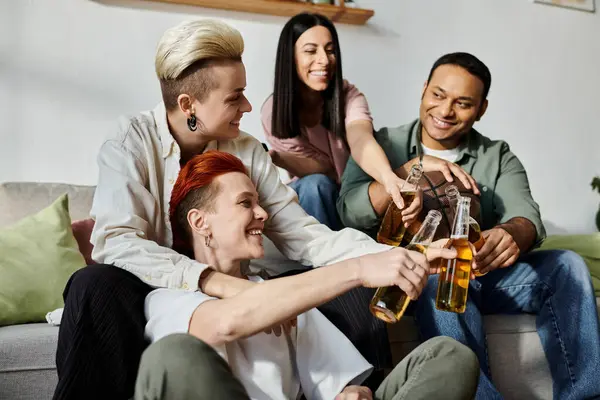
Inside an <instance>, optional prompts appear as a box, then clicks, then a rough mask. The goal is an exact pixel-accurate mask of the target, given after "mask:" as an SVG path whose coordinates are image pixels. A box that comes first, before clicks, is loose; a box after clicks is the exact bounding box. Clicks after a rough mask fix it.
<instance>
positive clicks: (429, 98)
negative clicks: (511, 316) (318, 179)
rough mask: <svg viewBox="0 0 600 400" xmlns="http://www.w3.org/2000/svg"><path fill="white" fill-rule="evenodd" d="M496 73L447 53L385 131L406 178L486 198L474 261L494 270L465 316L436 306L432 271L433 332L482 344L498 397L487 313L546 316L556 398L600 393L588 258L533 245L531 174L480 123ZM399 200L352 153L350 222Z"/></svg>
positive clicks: (372, 216)
mask: <svg viewBox="0 0 600 400" xmlns="http://www.w3.org/2000/svg"><path fill="white" fill-rule="evenodd" d="M490 84H491V74H490V72H489V69H488V68H487V66H485V64H483V63H482V62H481V61H480V60H479V59H477V58H476V57H474V56H473V55H471V54H467V53H452V54H447V55H445V56H443V57H441V58H440V59H438V60H437V61H436V63H435V64H434V65H433V68H432V69H431V72H430V74H429V77H428V79H427V82H426V83H425V86H424V88H423V95H422V98H421V106H420V111H419V119H418V120H416V121H413V122H411V123H409V124H407V125H404V126H401V127H398V128H383V129H381V130H380V131H379V132H377V134H376V138H377V140H378V142H379V143H380V145H381V146H382V148H383V149H384V150H385V152H386V154H387V156H388V158H389V160H390V164H391V165H392V168H394V169H395V171H396V173H397V174H398V175H399V176H400V177H402V178H405V177H406V175H407V172H408V171H409V169H410V167H411V166H412V165H413V164H415V163H418V162H419V160H420V159H421V163H422V166H423V169H424V171H426V172H427V171H434V170H445V173H444V175H445V176H446V178H447V179H448V180H452V179H454V178H452V175H455V176H457V177H458V178H459V179H461V181H463V182H464V183H465V186H467V187H469V185H474V186H476V187H473V191H474V192H475V193H476V194H479V195H480V204H481V223H482V229H483V237H484V238H485V241H486V242H485V244H484V246H483V247H482V248H481V249H480V250H479V251H478V252H476V253H475V257H474V260H473V268H474V269H475V270H479V271H480V272H481V273H488V272H489V274H486V275H485V276H482V277H479V278H477V280H474V281H472V282H471V285H470V288H469V298H468V304H467V309H466V311H465V313H464V314H456V313H451V312H444V311H439V310H437V309H436V308H435V297H436V291H437V284H438V276H437V275H432V276H430V278H429V282H428V284H427V287H426V288H425V290H424V291H423V293H422V294H421V297H420V298H419V299H418V300H417V302H416V304H415V316H416V319H417V322H418V325H419V330H420V332H421V335H422V338H423V339H428V338H430V337H433V336H439V335H445V336H450V337H453V338H455V339H457V340H459V341H461V342H462V343H465V344H467V345H468V346H469V347H471V349H473V350H474V351H475V352H476V353H477V356H478V358H479V362H480V365H481V369H482V371H481V372H482V373H481V374H480V382H479V388H478V391H477V398H478V399H486V400H488V399H497V398H501V396H500V394H499V393H498V391H497V390H496V388H495V387H494V385H493V384H492V382H491V377H490V371H489V365H488V362H487V350H486V341H485V330H484V325H483V318H482V316H483V315H486V314H500V313H507V314H508V313H521V312H522V313H532V314H536V315H537V327H538V334H539V335H540V339H541V341H542V345H543V347H544V351H545V353H546V357H547V359H548V362H549V365H550V370H551V372H552V377H553V381H554V386H553V390H554V398H558V399H585V398H592V397H595V396H600V380H599V379H597V378H596V377H595V375H596V368H597V366H598V365H600V333H599V324H598V316H597V313H596V301H595V296H594V291H593V288H592V284H591V279H590V275H589V272H588V270H587V267H586V265H585V263H584V261H583V260H582V259H581V257H579V256H578V255H577V254H575V253H573V252H569V251H562V250H554V251H536V252H529V251H530V250H531V249H532V248H534V247H535V246H537V245H538V244H539V243H541V241H542V240H543V239H544V238H545V231H544V226H543V224H542V220H541V217H540V212H539V207H538V205H537V203H536V202H535V201H534V200H533V198H532V196H531V192H530V190H529V182H528V180H527V174H526V172H525V169H524V168H523V165H522V164H521V162H520V161H519V159H518V158H517V157H516V156H515V155H514V154H513V153H512V152H511V151H510V149H509V146H508V144H507V143H506V142H504V141H501V140H491V139H489V138H487V137H485V136H483V135H482V134H480V133H479V132H477V131H476V130H475V129H473V125H474V124H475V122H477V121H479V119H481V117H483V115H484V114H485V111H486V109H487V107H488V100H487V94H488V92H489V88H490ZM389 201H390V199H389V196H388V195H387V192H386V191H385V190H384V189H383V188H382V187H381V185H379V184H378V183H377V182H375V181H373V179H372V178H370V177H369V176H368V175H367V174H366V173H365V172H364V171H362V170H361V169H360V167H358V165H357V164H356V162H355V161H354V160H353V159H352V158H351V159H350V160H349V161H348V165H347V166H346V170H345V172H344V175H343V177H342V184H341V189H340V196H339V199H338V202H337V208H338V212H339V215H340V217H341V220H342V222H343V224H344V225H345V226H348V227H353V228H357V229H361V230H364V231H367V232H370V233H374V232H375V231H376V230H377V227H378V226H379V224H380V222H381V217H382V215H383V213H384V212H385V209H386V208H387V205H388V203H389Z"/></svg>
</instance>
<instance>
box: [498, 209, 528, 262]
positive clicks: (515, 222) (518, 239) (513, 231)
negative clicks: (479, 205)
mask: <svg viewBox="0 0 600 400" xmlns="http://www.w3.org/2000/svg"><path fill="white" fill-rule="evenodd" d="M497 228H502V229H504V230H505V231H507V232H508V233H509V234H510V235H511V236H512V237H513V240H514V241H515V243H516V244H517V246H519V250H521V253H524V252H526V251H527V250H529V249H530V248H531V246H533V243H534V242H535V238H536V237H537V232H536V229H535V225H534V224H533V223H532V222H531V221H529V220H528V219H527V218H522V217H515V218H511V219H510V220H508V221H507V222H505V223H504V224H500V225H498V226H497Z"/></svg>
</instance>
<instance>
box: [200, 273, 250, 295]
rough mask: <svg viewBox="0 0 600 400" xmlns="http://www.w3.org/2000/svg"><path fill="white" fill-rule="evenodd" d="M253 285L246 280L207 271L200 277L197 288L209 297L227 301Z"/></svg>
mask: <svg viewBox="0 0 600 400" xmlns="http://www.w3.org/2000/svg"><path fill="white" fill-rule="evenodd" d="M254 285H255V283H253V282H250V281H249V280H247V279H242V278H236V277H234V276H230V275H227V274H223V273H221V272H217V271H215V270H212V269H207V270H205V271H204V273H203V274H202V275H201V276H200V282H199V283H198V287H199V288H200V290H201V291H202V293H205V294H207V295H209V296H211V297H216V298H218V299H228V298H231V297H234V296H237V295H238V294H240V293H241V292H243V291H244V290H247V289H249V288H251V287H252V286H254Z"/></svg>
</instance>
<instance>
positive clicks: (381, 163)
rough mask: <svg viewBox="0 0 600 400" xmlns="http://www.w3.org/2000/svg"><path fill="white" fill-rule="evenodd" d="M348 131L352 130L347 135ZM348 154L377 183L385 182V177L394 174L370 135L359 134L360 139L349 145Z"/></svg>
mask: <svg viewBox="0 0 600 400" xmlns="http://www.w3.org/2000/svg"><path fill="white" fill-rule="evenodd" d="M350 129H352V128H349V133H351V132H350ZM350 152H351V154H352V157H353V158H354V159H355V160H356V163H357V164H358V165H359V166H360V167H361V168H362V169H363V171H365V172H366V173H367V174H369V175H370V176H371V177H373V179H375V180H376V181H377V182H379V183H383V182H384V181H385V177H386V175H389V174H393V173H394V172H393V171H392V167H391V166H390V162H389V160H388V158H387V156H386V155H385V152H384V151H383V149H382V148H381V146H380V145H379V143H377V140H375V137H373V134H372V133H367V132H361V134H360V137H359V138H358V139H356V140H355V141H353V142H352V143H351V145H350Z"/></svg>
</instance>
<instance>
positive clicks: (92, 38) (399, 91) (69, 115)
mask: <svg viewBox="0 0 600 400" xmlns="http://www.w3.org/2000/svg"><path fill="white" fill-rule="evenodd" d="M358 2H359V4H360V5H362V6H364V7H368V8H373V9H374V10H375V17H374V18H372V19H371V20H370V22H369V24H368V25H367V26H360V27H355V26H348V25H338V29H339V32H340V36H341V41H342V51H343V61H344V71H345V75H346V77H347V78H348V79H350V80H351V81H353V82H354V83H355V84H357V85H358V87H359V88H361V89H362V90H363V91H364V92H365V93H366V95H367V97H368V99H369V102H370V105H371V108H372V111H373V114H374V117H375V125H376V127H381V126H384V125H399V124H402V123H406V122H408V121H409V120H411V119H412V118H414V117H415V116H416V115H417V111H418V103H419V95H420V89H421V86H422V84H423V81H424V80H425V78H426V75H427V72H428V70H429V68H430V66H431V64H432V63H433V61H434V60H435V59H436V58H437V57H438V56H440V55H441V54H443V53H446V52H450V51H457V50H464V51H469V52H473V53H474V54H476V55H477V56H479V57H480V58H481V59H482V60H484V61H485V62H486V63H487V64H488V66H489V67H490V69H491V70H492V75H493V83H492V90H491V94H490V108H489V111H488V114H487V115H486V116H485V118H484V119H483V121H482V122H481V123H479V124H478V125H477V128H478V129H479V130H480V131H481V132H483V133H484V134H486V135H488V136H491V137H492V138H499V139H500V138H501V139H504V140H507V141H508V142H509V143H510V144H511V146H512V149H513V151H514V152H515V153H516V154H517V155H518V156H519V157H520V159H521V160H522V162H523V163H524V164H525V167H526V168H527V170H528V172H529V178H530V181H531V186H532V190H533V194H534V197H535V198H536V200H537V201H538V202H539V203H540V205H541V209H542V214H543V216H544V220H545V221H546V224H547V227H548V228H549V230H550V232H561V231H568V232H592V231H595V227H594V223H593V218H594V215H595V212H596V210H597V209H598V203H599V202H600V196H598V195H597V194H596V193H593V192H592V191H591V189H590V185H589V183H590V182H591V179H592V176H593V175H595V174H600V138H599V136H600V135H599V134H598V128H597V127H598V122H597V119H598V117H599V116H600V112H599V111H600V72H599V71H600V15H599V13H596V14H590V13H585V12H578V11H572V10H567V9H562V8H558V7H551V6H545V5H539V4H533V3H532V2H531V1H530V0H501V1H497V0H496V1H494V0H452V1H450V0H437V1H436V0H402V1H399V0H358ZM598 6H599V7H600V4H599V5H598ZM200 16H210V17H219V18H223V19H225V20H227V21H228V22H229V23H231V24H233V25H234V26H236V27H237V28H238V29H239V30H240V31H241V32H242V34H243V35H244V37H245V40H246V53H245V63H246V66H247V71H248V97H249V99H250V101H251V102H252V104H253V105H254V108H255V112H253V113H251V114H250V115H247V116H246V117H245V118H244V119H243V120H242V124H243V126H242V128H243V129H244V130H246V131H248V132H250V133H252V134H254V135H255V136H257V137H258V138H259V139H262V138H263V135H262V132H261V127H260V122H259V114H258V109H259V108H260V105H261V103H262V101H263V100H264V98H265V97H266V96H267V95H268V93H269V92H270V90H271V86H272V74H273V67H274V56H275V48H276V42H277V38H278V35H279V31H280V29H281V27H282V26H283V24H284V23H285V21H286V18H279V17H270V16H261V15H255V14H244V13H232V12H225V11H215V10H207V9H201V8H196V7H186V6H173V5H163V4H159V3H150V2H146V1H141V0H132V1H129V0H102V1H91V0H53V1H47V0H0V121H1V122H0V181H8V180H35V181H63V182H70V183H83V184H93V183H95V180H96V173H97V170H96V165H95V156H96V152H97V149H98V147H99V145H100V143H101V141H102V139H103V138H104V137H105V136H106V135H108V134H110V132H111V129H112V127H113V125H114V121H115V120H116V117H117V116H118V115H120V114H123V113H134V112H137V111H140V110H144V109H148V108H152V107H153V106H154V105H155V104H156V103H157V102H158V101H159V100H160V96H159V89H158V84H157V82H156V80H155V77H154V71H153V57H154V50H155V46H156V43H157V41H158V39H159V37H160V36H161V34H162V32H163V31H164V30H165V29H166V28H168V27H170V26H172V25H174V24H176V23H178V22H179V21H181V20H184V19H189V18H194V17H200Z"/></svg>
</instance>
